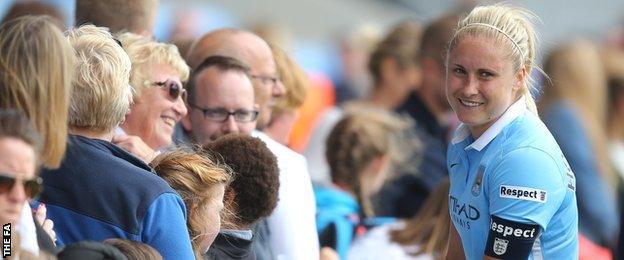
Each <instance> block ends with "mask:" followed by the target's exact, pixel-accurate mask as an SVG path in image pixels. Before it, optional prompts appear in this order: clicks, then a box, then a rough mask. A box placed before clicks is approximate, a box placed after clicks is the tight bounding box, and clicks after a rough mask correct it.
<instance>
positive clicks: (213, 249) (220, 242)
mask: <svg viewBox="0 0 624 260" xmlns="http://www.w3.org/2000/svg"><path fill="white" fill-rule="evenodd" d="M252 242H253V239H249V240H248V239H243V238H239V237H235V236H232V235H230V234H224V233H219V234H218V235H217V238H216V239H215V241H214V242H213V243H212V245H211V246H210V249H208V252H207V253H206V254H205V255H204V259H246V260H256V254H254V252H253V250H252V247H251V244H252Z"/></svg>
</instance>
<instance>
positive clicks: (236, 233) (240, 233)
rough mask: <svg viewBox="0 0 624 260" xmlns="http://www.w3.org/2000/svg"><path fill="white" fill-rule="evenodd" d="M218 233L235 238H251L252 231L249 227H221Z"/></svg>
mask: <svg viewBox="0 0 624 260" xmlns="http://www.w3.org/2000/svg"><path fill="white" fill-rule="evenodd" d="M219 233H222V234H225V235H230V236H233V237H236V238H240V239H245V240H251V239H252V238H253V232H252V231H251V230H250V229H245V230H234V229H221V230H220V231H219Z"/></svg>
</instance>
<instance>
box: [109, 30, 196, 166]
mask: <svg viewBox="0 0 624 260" xmlns="http://www.w3.org/2000/svg"><path fill="white" fill-rule="evenodd" d="M118 37H119V40H120V41H121V44H122V46H123V48H124V49H125V50H126V52H127V53H128V55H129V56H130V60H132V72H131V73H130V85H131V86H132V90H133V92H132V97H133V101H134V102H133V104H132V106H131V107H130V113H129V114H128V115H127V116H126V118H125V120H124V122H123V123H122V124H121V125H120V128H118V130H117V135H116V136H115V137H114V138H113V143H115V144H117V145H118V146H120V147H122V148H124V149H126V150H127V151H129V152H130V153H133V154H135V155H136V156H138V157H139V158H141V159H143V160H144V161H146V162H150V161H151V160H152V159H153V157H154V156H155V155H157V151H158V150H161V149H162V148H164V147H166V146H169V145H171V144H172V136H173V129H174V126H175V124H176V123H177V122H179V121H180V120H181V119H182V117H184V116H185V115H186V113H187V108H186V105H185V101H186V95H187V94H186V89H184V87H183V86H184V83H185V82H186V80H188V78H189V67H188V66H187V65H186V63H185V62H184V60H183V59H182V57H181V56H180V53H179V52H178V48H177V47H175V45H173V44H166V43H160V42H156V41H154V40H152V39H150V38H148V37H146V36H141V35H137V34H133V33H122V34H120V35H119V36H118Z"/></svg>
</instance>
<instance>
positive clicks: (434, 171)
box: [376, 92, 449, 218]
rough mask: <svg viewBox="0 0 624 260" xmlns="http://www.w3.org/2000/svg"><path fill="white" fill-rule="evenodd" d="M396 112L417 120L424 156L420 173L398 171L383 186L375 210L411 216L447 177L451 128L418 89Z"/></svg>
mask: <svg viewBox="0 0 624 260" xmlns="http://www.w3.org/2000/svg"><path fill="white" fill-rule="evenodd" d="M397 112H398V113H402V114H407V115H409V116H410V117H411V118H412V119H413V120H414V121H415V124H414V128H415V129H414V130H415V133H416V135H417V136H418V138H419V139H420V141H421V142H422V144H423V151H422V158H421V160H420V165H419V166H418V167H417V169H418V172H417V173H405V172H404V173H399V176H398V177H397V178H396V179H394V180H392V181H390V182H389V183H388V184H386V185H385V186H384V187H383V188H382V190H381V191H380V192H379V195H378V197H377V199H376V202H377V203H376V206H377V211H376V212H377V213H378V215H380V216H393V217H398V218H410V217H412V216H414V214H416V213H417V212H418V209H419V208H420V206H421V205H422V204H423V203H424V201H425V199H426V198H427V196H428V195H429V193H430V192H431V191H432V190H433V189H435V188H436V187H437V186H438V184H440V182H441V181H442V180H443V179H444V178H445V177H447V176H448V172H447V170H446V146H447V145H448V140H447V139H448V137H447V136H448V130H449V129H448V128H447V127H444V126H442V125H440V123H439V122H438V121H437V119H436V118H435V116H434V115H433V113H431V111H429V109H428V108H427V107H426V106H425V104H424V103H423V102H422V100H421V99H420V97H419V96H418V94H417V93H416V92H412V93H411V94H410V96H409V97H408V98H407V100H406V101H405V102H404V103H403V104H402V105H400V106H399V108H397Z"/></svg>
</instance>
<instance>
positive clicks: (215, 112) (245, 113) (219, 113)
mask: <svg viewBox="0 0 624 260" xmlns="http://www.w3.org/2000/svg"><path fill="white" fill-rule="evenodd" d="M190 106H191V107H192V108H195V109H197V110H200V111H202V113H204V118H206V119H208V120H210V121H214V122H225V121H227V120H228V118H230V116H234V120H235V121H236V122H239V123H247V122H252V121H254V120H256V118H257V117H258V113H259V112H258V110H247V109H238V110H235V111H233V112H230V111H228V110H226V109H223V108H214V109H213V108H203V107H198V106H196V105H193V104H191V105H190Z"/></svg>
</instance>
